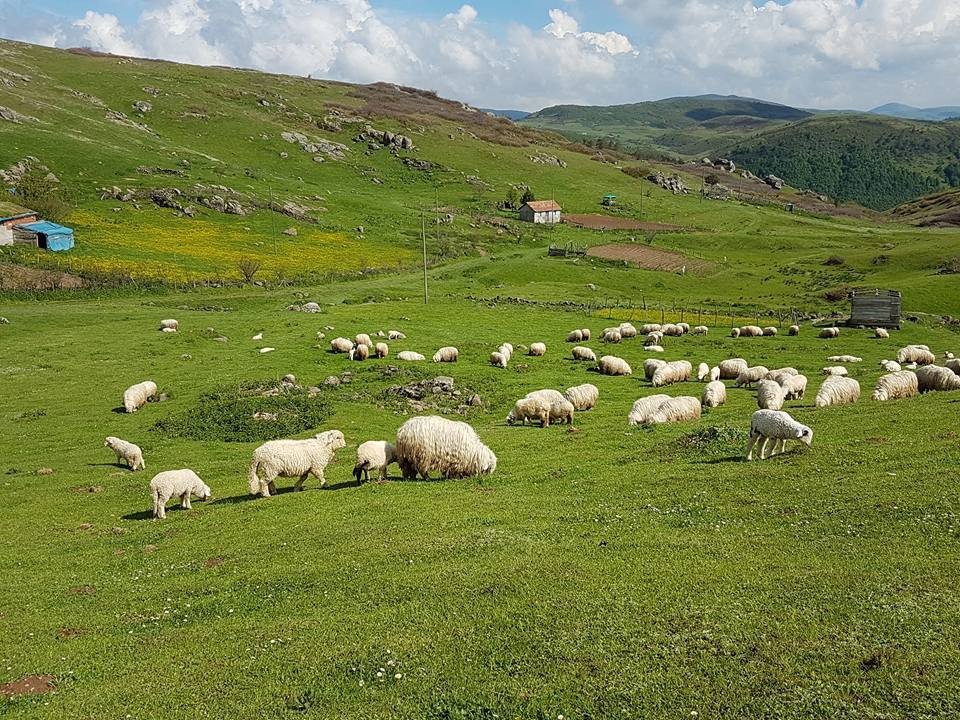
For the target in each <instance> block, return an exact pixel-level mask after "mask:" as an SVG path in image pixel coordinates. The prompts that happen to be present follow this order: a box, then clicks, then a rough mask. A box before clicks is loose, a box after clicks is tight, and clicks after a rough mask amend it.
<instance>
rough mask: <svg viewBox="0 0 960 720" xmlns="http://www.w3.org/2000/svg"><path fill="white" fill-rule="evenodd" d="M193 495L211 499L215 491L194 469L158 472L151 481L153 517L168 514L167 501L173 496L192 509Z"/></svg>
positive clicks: (159, 517)
mask: <svg viewBox="0 0 960 720" xmlns="http://www.w3.org/2000/svg"><path fill="white" fill-rule="evenodd" d="M191 495H196V496H197V497H198V498H199V499H200V500H209V499H210V497H211V496H212V495H213V493H211V492H210V488H209V487H208V486H207V485H205V484H204V482H203V480H201V479H200V477H199V476H198V475H197V474H196V473H195V472H194V471H193V470H188V469H186V468H185V469H183V470H167V471H165V472H162V473H157V474H156V475H154V476H153V479H152V480H151V481H150V496H151V497H152V498H153V517H154V518H158V519H160V520H163V519H164V518H165V517H166V516H167V509H166V506H167V501H169V500H170V498H172V497H179V498H180V507H182V508H183V509H184V510H190V509H191V506H190V496H191Z"/></svg>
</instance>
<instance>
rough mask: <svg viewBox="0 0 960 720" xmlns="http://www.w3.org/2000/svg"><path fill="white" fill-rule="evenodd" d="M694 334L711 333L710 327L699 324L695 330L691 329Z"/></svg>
mask: <svg viewBox="0 0 960 720" xmlns="http://www.w3.org/2000/svg"><path fill="white" fill-rule="evenodd" d="M690 333H691V334H692V335H709V334H710V328H708V327H707V326H706V325H697V326H696V327H695V328H694V329H693V330H691V331H690Z"/></svg>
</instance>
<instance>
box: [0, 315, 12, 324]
mask: <svg viewBox="0 0 960 720" xmlns="http://www.w3.org/2000/svg"><path fill="white" fill-rule="evenodd" d="M9 324H10V321H9V320H7V319H6V318H5V317H2V316H0V325H9Z"/></svg>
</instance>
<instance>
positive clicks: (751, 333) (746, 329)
mask: <svg viewBox="0 0 960 720" xmlns="http://www.w3.org/2000/svg"><path fill="white" fill-rule="evenodd" d="M740 337H763V328H762V327H760V326H758V325H744V326H743V327H741V328H740Z"/></svg>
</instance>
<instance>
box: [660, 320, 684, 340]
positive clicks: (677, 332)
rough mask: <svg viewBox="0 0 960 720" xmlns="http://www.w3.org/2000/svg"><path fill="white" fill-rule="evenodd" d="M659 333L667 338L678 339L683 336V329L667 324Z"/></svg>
mask: <svg viewBox="0 0 960 720" xmlns="http://www.w3.org/2000/svg"><path fill="white" fill-rule="evenodd" d="M660 332H662V333H663V334H664V335H666V336H667V337H680V336H681V335H683V328H682V327H681V326H680V325H676V324H673V323H667V324H666V325H664V326H663V327H662V328H660Z"/></svg>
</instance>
